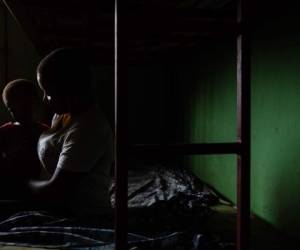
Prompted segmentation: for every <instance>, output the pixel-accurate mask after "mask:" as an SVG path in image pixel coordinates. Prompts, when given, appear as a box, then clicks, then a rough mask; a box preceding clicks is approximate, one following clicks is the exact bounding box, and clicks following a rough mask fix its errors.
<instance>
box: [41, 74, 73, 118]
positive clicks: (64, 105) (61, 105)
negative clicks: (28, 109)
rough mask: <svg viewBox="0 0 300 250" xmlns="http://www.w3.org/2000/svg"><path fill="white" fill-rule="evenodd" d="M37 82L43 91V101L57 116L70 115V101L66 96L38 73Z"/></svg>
mask: <svg viewBox="0 0 300 250" xmlns="http://www.w3.org/2000/svg"><path fill="white" fill-rule="evenodd" d="M37 81H38V83H39V86H40V88H41V90H42V91H43V93H44V96H43V101H44V102H45V103H46V104H47V105H49V106H50V108H51V109H52V110H53V111H54V112H55V113H57V114H65V113H69V112H70V109H69V106H70V105H69V101H68V99H69V98H68V96H67V95H66V94H63V93H60V91H59V89H58V88H57V86H56V84H55V83H51V82H50V81H49V80H47V79H44V78H43V76H42V75H41V74H39V73H37Z"/></svg>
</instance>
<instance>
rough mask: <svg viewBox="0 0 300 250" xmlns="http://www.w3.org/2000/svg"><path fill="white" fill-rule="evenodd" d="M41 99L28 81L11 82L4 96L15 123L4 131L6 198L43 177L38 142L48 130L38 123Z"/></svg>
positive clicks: (1, 159) (0, 169)
mask: <svg viewBox="0 0 300 250" xmlns="http://www.w3.org/2000/svg"><path fill="white" fill-rule="evenodd" d="M38 98H39V96H38V93H37V90H36V88H35V86H34V84H33V83H32V82H30V81H28V80H24V79H18V80H14V81H11V82H9V83H8V84H7V85H6V86H5V88H4V90H3V92H2V99H3V103H4V104H5V106H6V108H7V110H8V111H9V112H10V114H11V116H12V118H13V120H14V121H11V122H8V123H5V124H4V125H2V126H1V127H0V152H1V154H0V164H1V165H0V181H1V184H0V187H2V189H3V188H4V189H6V190H5V194H11V193H14V192H13V189H14V187H16V186H19V185H22V183H24V182H26V181H28V180H30V179H32V178H38V177H39V175H40V171H41V167H40V161H39V159H38V156H37V141H38V138H39V136H40V134H41V133H42V132H43V131H44V130H46V129H48V127H47V126H46V125H44V124H42V123H40V122H37V121H36V118H35V117H36V113H37V104H38ZM9 191H12V192H9ZM2 193H3V192H1V191H0V194H1V195H2ZM16 193H18V192H17V191H16Z"/></svg>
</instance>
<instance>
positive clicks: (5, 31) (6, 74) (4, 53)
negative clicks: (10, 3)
mask: <svg viewBox="0 0 300 250" xmlns="http://www.w3.org/2000/svg"><path fill="white" fill-rule="evenodd" d="M3 13H4V17H3V19H4V23H3V27H4V32H3V34H4V38H3V39H4V40H3V56H4V60H3V64H4V70H3V72H4V82H5V83H7V82H8V11H7V9H6V7H5V6H4V4H3Z"/></svg>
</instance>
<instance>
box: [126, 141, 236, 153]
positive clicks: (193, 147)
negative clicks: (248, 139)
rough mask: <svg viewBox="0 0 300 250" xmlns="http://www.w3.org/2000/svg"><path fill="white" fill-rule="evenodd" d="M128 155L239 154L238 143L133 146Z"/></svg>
mask: <svg viewBox="0 0 300 250" xmlns="http://www.w3.org/2000/svg"><path fill="white" fill-rule="evenodd" d="M129 153H131V154H137V155H149V154H150V155H201V154H239V153H241V144H240V143H194V144H165V145H163V144H135V145H130V147H129Z"/></svg>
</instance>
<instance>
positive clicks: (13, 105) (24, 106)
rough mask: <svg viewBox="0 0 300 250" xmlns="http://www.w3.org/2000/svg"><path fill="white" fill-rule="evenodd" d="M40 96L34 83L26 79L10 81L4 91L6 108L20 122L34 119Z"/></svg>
mask: <svg viewBox="0 0 300 250" xmlns="http://www.w3.org/2000/svg"><path fill="white" fill-rule="evenodd" d="M38 98H39V97H38V93H37V89H36V87H35V85H34V83H33V82H30V81H28V80H25V79H17V80H14V81H11V82H9V83H8V84H7V85H6V86H5V88H4V89H3V92H2V100H3V102H4V104H5V106H6V108H7V109H8V111H9V112H10V114H11V116H12V117H13V118H14V120H15V121H16V122H19V123H20V124H24V123H32V122H33V121H34V119H35V112H36V106H37V101H38Z"/></svg>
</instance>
